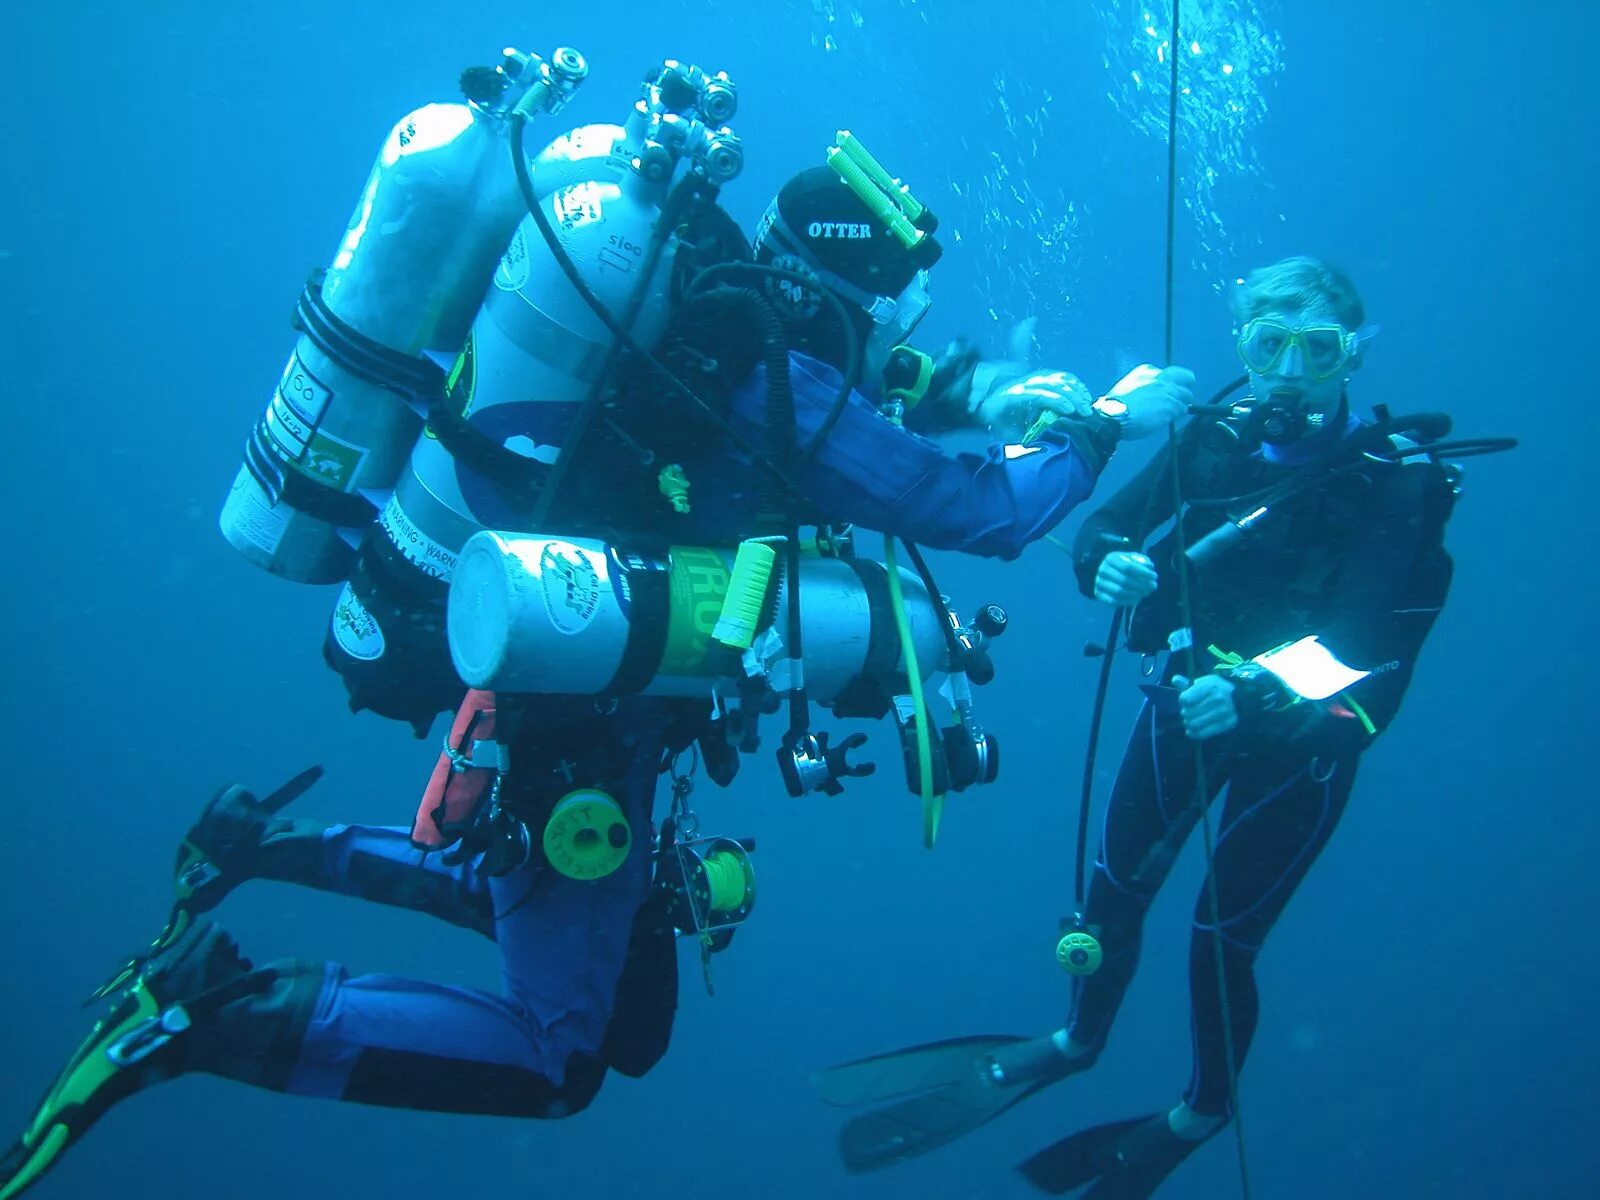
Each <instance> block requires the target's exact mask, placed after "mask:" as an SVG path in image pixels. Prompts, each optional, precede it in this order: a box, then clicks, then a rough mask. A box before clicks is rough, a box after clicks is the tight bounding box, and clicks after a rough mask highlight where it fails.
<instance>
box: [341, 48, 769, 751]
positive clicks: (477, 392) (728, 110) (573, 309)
mask: <svg viewBox="0 0 1600 1200" xmlns="http://www.w3.org/2000/svg"><path fill="white" fill-rule="evenodd" d="M734 108H735V99H734V93H733V89H732V85H731V84H730V83H729V82H728V80H727V79H726V77H725V76H713V75H708V74H706V73H705V72H702V71H700V70H698V68H694V67H686V66H681V65H679V64H677V63H668V64H667V65H666V66H665V67H663V68H662V69H661V70H660V72H659V73H658V74H657V75H655V76H653V77H652V78H650V79H648V80H647V81H646V84H645V87H644V94H643V96H642V97H641V99H640V100H639V101H638V102H637V103H636V104H635V106H634V111H633V113H632V115H631V116H630V117H629V119H628V121H627V122H626V123H625V124H624V125H620V126H619V125H590V126H585V127H583V128H580V129H577V130H574V131H572V132H570V133H568V134H566V135H565V136H563V137H561V138H558V139H557V140H556V141H555V142H554V143H552V144H551V145H550V146H549V147H547V148H546V149H545V150H544V151H543V152H542V153H541V154H539V155H538V156H537V157H536V158H535V159H534V160H533V163H532V168H531V171H530V172H529V181H530V182H531V193H532V196H531V199H532V200H533V201H535V202H536V203H537V204H538V205H539V207H540V210H541V212H542V215H543V218H544V221H545V223H546V224H547V226H548V227H549V228H550V230H552V231H553V232H554V235H555V238H556V240H557V241H558V243H559V247H560V249H559V251H556V250H554V249H552V247H551V246H550V245H549V243H548V241H547V239H546V236H545V234H544V232H543V231H542V230H541V229H540V228H539V224H538V223H537V222H536V221H535V219H534V218H533V216H532V215H530V214H529V213H528V209H527V204H526V201H527V200H528V199H529V197H526V196H524V197H523V200H524V203H523V207H522V209H521V212H522V214H523V217H524V219H523V221H522V222H521V224H520V226H519V227H518V228H517V229H516V231H515V233H514V235H513V236H512V237H511V238H510V244H509V247H508V248H506V250H505V254H504V256H503V257H502V259H501V261H500V264H499V266H498V268H497V269H496V270H495V271H494V274H493V279H492V283H491V285H490V286H489V288H488V293H487V296H486V297H485V298H484V299H483V303H482V306H481V308H480V309H479V311H478V314H477V318H476V319H475V320H474V321H473V322H472V325H471V329H470V330H469V331H468V332H467V334H466V337H465V342H464V345H463V346H462V347H461V351H460V354H459V356H458V357H457V358H456V360H455V363H454V366H453V368H452V370H451V372H450V374H449V377H448V381H447V388H446V395H445V399H444V402H443V403H442V404H441V405H440V406H438V407H437V408H436V409H435V411H434V413H433V414H432V416H431V417H430V421H429V425H428V428H427V430H426V431H425V433H424V435H423V436H422V437H421V438H419V439H417V440H416V443H415V447H414V449H413V451H412V455H411V458H410V461H409V462H408V463H407V464H406V466H405V468H404V470H403V471H402V472H401V476H400V479H399V481H398V483H397V484H396V487H395V490H394V493H393V495H392V496H390V497H389V498H388V500H387V503H386V504H385V505H384V507H383V508H382V510H381V512H380V513H379V514H378V519H377V520H376V521H375V522H373V523H371V524H370V525H369V526H368V527H367V530H366V532H365V535H364V537H363V539H362V541H361V545H360V547H359V550H358V552H357V555H356V560H355V563H354V565H353V567H352V570H351V572H350V576H349V582H348V583H347V584H346V586H345V588H344V589H343V591H342V593H341V595H340V596H339V599H338V601H337V603H336V605H335V608H334V612H333V615H332V619H331V621H330V624H329V628H328V633H327V637H326V639H325V641H324V647H323V653H324V658H325V659H326V660H327V661H328V663H329V665H330V666H332V667H333V668H334V669H335V670H337V671H338V672H339V673H340V674H341V675H342V676H343V678H344V680H345V684H346V687H347V689H348V691H349V692H350V704H351V707H352V708H353V709H356V710H358V711H359V710H360V709H363V708H370V709H373V710H374V711H376V712H378V713H380V714H382V715H385V716H391V717H395V718H398V719H401V720H406V721H409V722H411V723H412V725H413V726H414V727H415V728H416V729H418V731H419V734H420V733H421V732H422V731H425V729H426V727H427V725H428V724H429V723H430V722H431V720H432V718H433V717H434V716H435V715H436V714H437V713H438V712H441V711H445V710H448V709H450V708H452V707H454V706H455V704H456V703H457V702H458V700H459V699H460V695H461V690H462V689H461V683H460V681H459V679H457V678H456V676H455V673H454V672H453V670H452V669H451V666H450V660H449V654H448V647H447V643H446V637H445V596H446V589H447V585H448V582H449V579H450V577H451V575H452V573H453V572H454V569H455V562H456V555H457V553H458V552H459V551H460V549H461V547H462V545H463V544H464V543H465V542H466V540H467V539H468V538H469V537H470V536H471V535H472V534H473V533H475V532H476V531H477V530H479V529H481V528H484V527H486V526H493V527H505V526H512V527H515V526H516V525H517V524H518V523H519V522H523V521H526V520H527V519H528V509H529V508H530V506H531V504H532V502H533V497H534V496H535V495H536V494H537V484H538V482H539V481H540V479H541V478H542V476H541V472H544V471H547V470H548V468H549V466H550V465H551V464H553V463H554V462H555V460H556V457H557V455H558V453H559V451H560V447H561V444H562V442H563V440H564V435H565V432H566V430H567V428H568V426H569V424H570V423H571V422H572V420H573V419H574V417H575V416H576V414H577V412H578V411H579V409H580V408H582V406H583V405H584V404H585V402H586V400H587V399H588V398H589V397H590V396H591V395H593V394H595V393H597V392H598V391H600V390H602V389H604V388H605V387H606V386H608V384H609V383H611V382H612V380H611V375H612V372H613V367H614V364H615V360H616V358H617V354H616V348H615V347H614V345H613V339H612V337H611V335H610V333H609V332H608V330H607V329H606V327H605V325H604V323H603V322H602V321H601V320H600V318H599V317H598V316H597V315H596V314H595V313H594V312H593V311H592V309H591V308H590V307H589V305H588V304H587V303H586V302H585V300H584V298H583V297H582V296H581V295H580V294H579V293H578V291H577V289H576V288H575V287H574V286H573V283H572V281H571V279H570V278H568V277H567V270H568V269H571V270H575V271H576V272H577V274H578V275H579V276H580V277H581V278H582V280H583V281H584V283H585V284H586V285H587V287H588V288H589V289H590V291H591V292H593V293H594V295H595V296H597V297H598V298H599V300H600V301H601V303H603V304H604V306H605V307H606V309H607V310H608V311H610V312H611V313H613V314H614V315H615V316H616V317H617V319H618V320H619V321H620V322H621V323H622V324H623V325H624V326H625V327H627V328H628V329H629V330H630V332H631V334H632V335H633V337H634V338H635V340H636V341H637V342H639V343H640V344H641V345H645V346H650V345H653V344H654V343H655V342H656V341H657V340H658V339H659V338H660V336H661V334H662V332H663V330H664V329H665V328H666V325H667V321H668V318H669V316H670V304H669V300H670V296H669V291H670V288H669V282H670V279H671V275H672V269H673V263H674V258H675V256H676V253H677V249H678V245H679V238H678V234H677V227H678V225H679V219H680V217H681V214H680V213H679V212H678V211H677V209H676V207H675V199H674V198H675V197H678V196H681V195H682V194H684V193H681V192H680V191H678V189H677V188H675V187H674V175H675V174H676V173H678V169H679V167H680V166H686V167H687V171H685V172H683V174H684V175H685V176H693V177H694V178H696V179H697V180H703V181H704V182H706V183H708V184H709V185H711V186H712V187H715V186H719V185H720V184H722V183H724V182H726V181H727V180H729V179H731V178H733V177H734V176H735V175H737V174H738V172H739V170H740V169H741V167H742V165H743V154H742V150H741V148H740V147H739V144H738V140H737V138H735V137H734V135H733V134H732V133H731V132H730V131H729V130H728V129H727V128H726V127H725V126H724V125H723V124H722V121H723V120H724V119H726V118H727V117H729V116H731V115H732V114H733V111H734ZM558 255H559V256H558ZM562 259H565V260H566V261H565V262H563V261H562Z"/></svg>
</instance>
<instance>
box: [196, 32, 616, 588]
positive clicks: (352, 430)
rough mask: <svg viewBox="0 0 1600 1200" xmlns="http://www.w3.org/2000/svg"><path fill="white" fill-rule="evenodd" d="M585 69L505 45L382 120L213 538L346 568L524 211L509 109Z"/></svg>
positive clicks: (273, 556)
mask: <svg viewBox="0 0 1600 1200" xmlns="http://www.w3.org/2000/svg"><path fill="white" fill-rule="evenodd" d="M587 73H588V66H587V64H586V63H585V62H584V59H583V56H582V55H581V54H579V53H578V52H577V51H576V50H571V49H561V50H558V51H556V53H555V54H554V55H552V56H551V58H550V60H549V61H545V60H543V59H540V58H538V57H536V56H534V55H525V54H520V53H518V52H516V51H514V50H507V51H506V52H505V54H504V57H503V59H502V61H501V63H500V65H499V66H497V67H495V68H493V69H491V70H488V71H487V72H480V73H474V72H469V73H468V76H467V77H464V83H466V82H467V81H468V80H469V79H475V80H477V82H476V84H473V85H471V86H474V87H475V88H476V90H477V92H478V95H479V98H478V99H476V100H472V101H469V102H468V103H465V104H429V105H426V106H424V107H423V108H420V109H418V110H417V111H415V112H413V113H411V114H409V115H408V116H406V117H404V118H403V119H402V120H401V121H400V122H399V123H398V124H396V125H395V126H394V128H393V129H392V130H390V132H389V135H388V137H387V138H386V139H385V140H384V143H383V146H382V148H381V149H380V151H379V153H378V160H377V162H376V163H375V164H374V165H373V167H372V171H371V173H370V175H369V176H368V178H367V183H366V186H365V187H364V188H363V189H362V193H361V198H360V199H359V200H358V201H357V203H356V206H355V211H354V212H353V213H352V215H351V218H350V223H349V226H348V228H347V229H346V230H345V233H344V236H343V237H342V238H341V239H340V242H339V246H338V249H337V250H336V252H335V254H334V258H333V261H332V263H331V264H330V265H329V267H328V268H327V270H326V271H325V272H319V273H318V275H317V276H314V277H313V279H312V282H311V283H310V284H308V286H307V287H306V289H305V291H304V292H303V293H302V295H301V298H300V302H299V305H298V306H297V310H296V314H295V325H296V327H297V328H298V329H299V330H300V337H299V339H298V340H297V342H296V343H295V346H294V349H293V351H292V352H291V353H290V355H289V361H288V364H287V365H286V366H285V368H284V371H283V375H282V377H281V379H280V380H279V383H278V386H277V388H276V389H275V391H274V392H273V395H272V397H271V400H270V401H269V402H268V405H267V409H266V412H265V413H264V414H263V415H262V417H261V419H260V421H259V422H257V424H256V426H255V429H254V430H253V431H252V433H251V435H250V438H249V441H248V442H247V443H246V446H245V461H244V465H243V466H242V467H241V468H240V471H239V474H238V476H237V478H236V479H235V481H234V484H233V487H232V489H231V491H230V492H229V495H228V498H227V500H226V502H225V504H224V505H223V509H222V515H221V527H222V533H223V536H224V537H226V538H227V539H228V541H229V542H230V543H231V544H232V545H233V546H234V547H235V548H236V549H238V550H239V551H240V553H242V554H243V555H244V556H245V557H246V558H247V559H249V560H250V561H251V562H253V563H255V564H256V565H257V566H259V567H262V568H263V569H265V570H267V571H270V572H272V573H273V574H275V575H280V576H282V577H284V578H285V579H290V580H293V581H295V582H298V583H333V582H337V581H339V580H342V579H344V578H345V577H346V576H347V575H348V574H349V571H350V567H351V562H352V559H353V556H354V548H353V544H354V543H355V542H356V541H358V540H359V538H360V535H361V530H362V528H363V527H364V526H366V525H368V524H369V523H370V522H371V521H372V519H373V517H374V516H375V515H376V514H377V511H378V508H379V507H380V506H381V503H382V499H383V497H384V496H385V495H386V494H387V493H388V492H389V490H390V489H392V488H393V487H394V484H395V481H396V480H397V479H398V478H399V477H400V473H401V470H402V468H403V467H404V466H405V463H406V459H407V456H408V455H409V454H410V453H411V450H412V447H413V445H414V444H415V443H416V441H417V437H418V435H419V434H420V433H421V431H422V426H423V421H424V419H425V418H426V416H427V411H428V408H429V406H430V403H431V401H432V400H433V399H435V398H436V396H437V395H438V394H439V392H440V390H441V387H442V380H443V377H444V372H443V370H442V368H441V365H440V363H441V362H444V363H448V362H450V361H452V360H453V359H454V358H455V357H456V355H457V354H459V352H460V351H461V348H462V345H463V344H464V343H465V341H466V339H467V334H468V330H469V329H470V328H471V326H472V324H473V322H474V319H475V318H476V317H477V314H478V310H479V307H480V306H481V304H482V302H483V299H484V293H485V291H486V290H487V288H488V286H489V280H490V277H491V276H492V275H493V274H494V271H495V268H496V264H498V263H499V261H500V259H501V256H502V255H503V254H504V253H505V249H506V245H507V243H508V242H509V241H510V240H511V236H512V233H513V232H514V231H515V230H516V228H517V226H518V224H519V223H520V222H521V221H522V219H523V218H524V217H525V216H526V215H527V208H526V206H525V204H524V203H523V200H522V197H521V195H520V193H519V191H518V188H517V183H516V179H515V176H514V172H513V170H512V168H511V165H510V150H509V149H508V136H507V131H508V128H509V121H510V118H511V115H512V114H513V113H517V112H520V113H523V114H525V115H530V114H533V113H536V112H548V113H555V112H559V111H560V110H561V109H562V108H563V107H564V106H565V105H566V103H567V101H568V100H569V99H570V98H571V96H572V94H573V92H574V91H575V90H576V88H577V87H578V85H579V84H580V83H581V82H582V81H583V79H584V76H585V75H586V74H587ZM485 77H487V79H486V78H485ZM491 94H492V98H491Z"/></svg>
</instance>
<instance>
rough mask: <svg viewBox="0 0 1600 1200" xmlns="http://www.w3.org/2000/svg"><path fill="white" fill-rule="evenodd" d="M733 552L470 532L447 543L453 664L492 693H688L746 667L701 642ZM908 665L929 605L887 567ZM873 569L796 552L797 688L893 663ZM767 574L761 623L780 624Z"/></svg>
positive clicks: (707, 637) (928, 653)
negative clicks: (899, 595) (452, 568)
mask: <svg viewBox="0 0 1600 1200" xmlns="http://www.w3.org/2000/svg"><path fill="white" fill-rule="evenodd" d="M735 557H736V550H735V548H733V547H727V548H708V547H700V546H675V547H673V548H672V549H671V550H670V551H668V552H667V553H666V554H664V555H660V556H656V555H642V554H633V553H630V552H628V551H626V550H624V549H619V548H617V547H613V546H608V545H606V544H604V543H602V542H599V541H596V540H593V539H586V538H562V537H555V536H550V535H543V534H526V535H525V534H517V533H502V532H494V531H487V530H486V531H484V532H481V533H478V534H475V535H473V537H472V538H470V539H469V540H468V541H467V544H466V546H465V547H464V548H463V549H462V551H461V556H460V560H459V562H458V563H457V566H456V572H455V578H454V579H453V580H452V581H451V584H450V598H449V609H448V616H447V623H448V629H449V637H450V653H451V658H452V660H453V662H454V663H455V668H456V672H457V673H458V674H459V675H460V677H461V678H462V679H463V680H464V681H466V682H467V683H468V684H469V685H470V686H473V687H482V688H492V689H493V690H495V691H497V692H503V693H524V694H542V695H579V696H598V695H609V696H623V695H649V696H698V695H705V694H707V693H708V692H709V691H710V688H711V685H712V684H713V682H714V681H716V680H718V679H728V678H734V677H736V676H737V675H738V674H740V673H741V671H743V670H746V669H747V667H742V666H741V663H746V664H747V663H748V662H749V661H750V658H751V654H752V653H754V652H747V653H746V654H745V655H744V656H742V657H741V656H740V655H739V654H737V653H735V652H732V651H730V650H729V649H728V648H727V647H726V646H719V645H718V644H717V643H716V642H715V641H714V638H713V634H714V632H715V630H716V628H717V624H718V621H719V620H720V619H721V617H722V614H723V609H724V601H725V599H726V597H727V594H728V590H729V585H730V581H731V579H732V575H733V567H734V561H735ZM900 577H901V588H902V590H903V592H904V595H905V605H906V617H907V621H908V624H909V627H910V630H911V636H912V640H913V644H914V645H915V647H916V652H917V658H918V662H919V663H920V664H921V665H922V669H923V670H924V671H927V672H932V671H934V670H937V669H940V668H941V665H942V664H943V663H944V636H943V632H942V630H941V621H942V620H943V614H942V613H941V612H940V610H939V607H938V605H937V604H936V603H935V602H934V601H933V600H931V599H930V597H929V596H928V593H927V591H926V589H925V588H924V587H923V586H922V583H921V581H920V580H919V579H917V578H916V576H915V575H913V574H912V573H910V572H908V571H901V572H900ZM886 578H887V577H886V575H885V568H884V567H883V565H882V564H880V563H874V562H870V561H866V560H862V559H851V560H844V559H835V558H806V559H803V560H802V562H801V565H800V626H801V636H802V638H803V641H804V646H805V680H806V692H807V695H808V696H809V697H810V698H811V699H812V700H814V701H816V702H817V703H819V704H823V705H828V704H831V703H833V702H834V701H835V700H836V699H837V698H839V696H840V695H841V694H842V693H844V692H845V691H846V689H847V688H849V687H850V685H851V684H852V683H854V682H856V681H857V680H859V679H862V678H864V677H865V678H874V677H884V676H887V675H889V674H890V673H891V672H894V671H896V670H900V669H903V667H902V662H901V657H900V643H899V638H898V636H897V633H896V630H895V622H894V615H893V612H892V609H891V607H890V601H889V589H888V586H887V583H886ZM787 602H788V581H787V580H786V579H782V578H780V579H778V580H777V581H776V582H775V583H774V585H773V588H772V594H771V603H770V604H769V605H768V606H767V608H766V616H765V617H764V619H763V622H762V633H763V634H765V633H768V632H771V631H773V630H774V629H776V631H777V632H778V633H780V634H781V631H782V627H783V625H782V622H781V621H778V622H777V623H776V625H774V619H775V618H776V617H777V616H778V615H779V614H783V613H785V612H786V611H787Z"/></svg>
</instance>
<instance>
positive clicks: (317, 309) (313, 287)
mask: <svg viewBox="0 0 1600 1200" xmlns="http://www.w3.org/2000/svg"><path fill="white" fill-rule="evenodd" d="M326 274H327V273H326V272H325V271H321V270H318V271H315V272H313V273H312V276H311V278H310V279H309V280H307V282H306V286H305V290H304V291H302V292H301V293H300V302H299V303H298V304H297V305H296V306H295V310H294V327H295V328H296V329H298V330H300V332H301V333H303V334H305V335H306V337H308V338H310V339H311V341H312V343H313V344H314V345H315V346H316V347H317V349H318V350H321V351H322V352H323V353H324V354H326V355H327V356H328V357H329V358H331V359H332V360H333V361H334V362H336V363H338V364H339V365H340V366H341V367H343V368H344V369H345V370H347V371H349V372H350V373H351V374H352V375H355V376H357V377H358V378H360V379H364V380H366V381H367V382H368V383H371V384H373V385H375V386H377V387H381V388H384V389H386V390H387V391H391V392H393V393H394V394H395V395H397V396H398V397H400V399H401V400H403V401H405V403H407V404H408V405H410V406H411V407H412V408H414V409H416V410H417V411H418V412H425V411H427V409H428V406H429V405H430V404H432V402H433V400H434V397H436V396H442V395H443V394H444V381H445V374H444V370H443V369H442V368H441V367H440V366H439V365H438V364H437V363H435V362H433V361H431V360H429V359H426V358H419V357H417V356H415V355H411V354H403V353H401V352H400V351H398V350H394V349H391V348H390V347H388V346H385V345H384V344H383V343H382V342H378V341H375V340H373V339H372V338H369V337H368V336H367V335H366V334H364V333H362V332H361V331H360V330H359V329H356V328H355V327H354V326H352V325H349V324H347V323H346V322H345V321H344V320H342V319H341V318H340V317H339V316H338V314H337V313H335V312H334V311H333V309H331V308H329V307H328V302H327V301H326V300H325V299H323V296H322V283H323V280H324V279H325V278H326Z"/></svg>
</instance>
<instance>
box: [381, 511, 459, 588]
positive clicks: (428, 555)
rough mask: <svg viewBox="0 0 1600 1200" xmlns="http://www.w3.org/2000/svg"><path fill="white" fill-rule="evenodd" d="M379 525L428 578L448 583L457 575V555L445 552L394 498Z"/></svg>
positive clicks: (401, 551) (448, 551) (412, 563)
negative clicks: (407, 514) (447, 581)
mask: <svg viewBox="0 0 1600 1200" xmlns="http://www.w3.org/2000/svg"><path fill="white" fill-rule="evenodd" d="M378 524H379V525H381V526H382V527H383V532H384V534H385V535H386V536H387V537H388V539H389V540H390V541H391V542H393V543H394V546H395V549H397V550H399V551H400V553H401V554H403V555H405V556H406V558H407V560H409V561H410V563H411V565H412V566H414V567H416V568H417V570H419V571H421V572H422V573H423V574H424V575H431V576H432V577H433V578H434V579H444V580H448V579H449V578H450V577H451V576H452V575H454V574H455V573H456V555H455V553H454V552H453V551H450V550H447V549H445V547H443V546H441V545H440V544H439V543H438V542H436V541H434V540H433V539H432V538H431V537H429V536H428V535H427V534H425V533H423V532H422V530H420V529H418V528H417V523H416V522H415V521H413V520H412V519H411V518H410V517H408V516H406V513H405V510H404V509H403V508H401V507H400V502H399V501H398V500H397V499H395V498H394V497H390V499H389V503H388V504H386V505H384V507H383V513H382V515H380V516H379V517H378Z"/></svg>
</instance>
